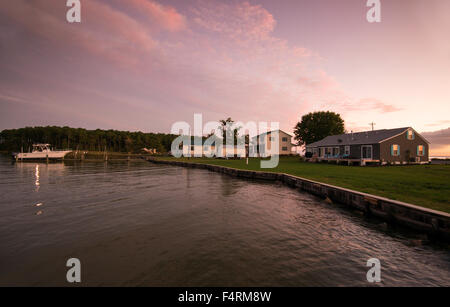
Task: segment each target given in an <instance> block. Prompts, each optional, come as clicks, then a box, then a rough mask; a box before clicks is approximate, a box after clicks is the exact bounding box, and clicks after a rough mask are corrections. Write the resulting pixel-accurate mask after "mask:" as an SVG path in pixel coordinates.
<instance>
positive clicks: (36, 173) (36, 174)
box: [34, 164, 39, 192]
mask: <svg viewBox="0 0 450 307" xmlns="http://www.w3.org/2000/svg"><path fill="white" fill-rule="evenodd" d="M34 176H35V177H36V181H35V182H34V185H35V186H36V189H35V191H36V192H38V191H39V164H36V171H35V173H34Z"/></svg>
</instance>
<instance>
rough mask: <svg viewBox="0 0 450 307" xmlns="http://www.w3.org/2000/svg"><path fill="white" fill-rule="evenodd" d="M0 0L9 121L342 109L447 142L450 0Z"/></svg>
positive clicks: (148, 122)
mask: <svg viewBox="0 0 450 307" xmlns="http://www.w3.org/2000/svg"><path fill="white" fill-rule="evenodd" d="M80 2H81V8H82V9H81V23H68V22H67V20H66V12H67V10H68V9H69V8H67V7H66V5H65V4H66V1H61V0H35V1H26V0H14V1H7V2H5V3H2V5H1V6H0V71H1V73H0V130H3V129H10V128H19V127H24V126H39V125H60V126H71V127H83V128H88V129H96V128H100V129H118V130H130V131H138V130H139V131H144V132H170V130H171V126H172V124H174V123H175V122H177V121H187V122H190V123H192V122H193V118H194V113H201V114H202V115H203V120H204V121H205V122H206V121H210V120H211V121H217V120H220V119H224V118H228V117H231V118H233V119H234V120H238V121H242V122H248V121H256V122H258V121H265V122H272V121H274V122H279V123H280V128H281V129H282V130H284V131H286V132H289V133H292V131H293V127H294V126H295V124H296V122H297V121H298V120H299V119H300V118H301V116H302V115H304V114H306V113H308V112H312V111H319V110H329V111H333V112H338V113H340V114H341V116H342V117H343V119H344V120H345V125H346V129H347V130H348V131H351V130H353V131H364V130H370V129H371V127H370V126H369V123H371V122H375V123H376V126H375V128H376V129H387V128H397V127H408V126H410V127H413V128H415V129H416V130H417V131H418V132H420V133H423V134H424V135H426V136H427V138H428V139H429V141H430V142H431V143H432V147H431V149H432V152H431V154H432V155H450V129H449V127H450V116H449V114H450V40H449V39H448V38H449V37H450V18H448V12H449V11H450V1H447V0H427V1H421V0H389V1H387V0H381V22H380V23H369V22H368V21H367V19H366V14H367V11H368V10H369V8H368V7H366V0H342V1H335V0H314V1H311V0H280V1H273V0H259V1H258V0H249V1H237V0H233V1H230V0H220V1H219V0H193V1H190V0H184V1H180V0H167V1H163V0H159V1H154V0H127V1H122V0H81V1H80Z"/></svg>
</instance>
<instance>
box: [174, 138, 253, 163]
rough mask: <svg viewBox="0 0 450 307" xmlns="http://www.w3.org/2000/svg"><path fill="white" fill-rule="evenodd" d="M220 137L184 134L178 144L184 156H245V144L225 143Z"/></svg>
mask: <svg viewBox="0 0 450 307" xmlns="http://www.w3.org/2000/svg"><path fill="white" fill-rule="evenodd" d="M223 143H224V141H223V139H222V138H218V137H214V136H213V137H210V138H206V137H197V136H192V137H189V136H185V137H183V141H182V142H181V143H180V144H179V145H178V148H179V150H180V151H181V152H182V155H183V156H184V157H207V158H213V157H216V158H232V157H237V158H245V157H246V153H247V146H248V145H247V144H242V145H241V146H238V145H234V146H233V145H226V144H223Z"/></svg>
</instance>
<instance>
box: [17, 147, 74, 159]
mask: <svg viewBox="0 0 450 307" xmlns="http://www.w3.org/2000/svg"><path fill="white" fill-rule="evenodd" d="M69 152H72V151H71V150H52V149H51V147H50V144H33V150H32V151H31V152H18V153H13V158H14V159H16V160H35V159H36V160H39V159H63V158H64V156H65V155H67V154H68V153H69Z"/></svg>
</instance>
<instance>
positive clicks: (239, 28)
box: [192, 2, 276, 41]
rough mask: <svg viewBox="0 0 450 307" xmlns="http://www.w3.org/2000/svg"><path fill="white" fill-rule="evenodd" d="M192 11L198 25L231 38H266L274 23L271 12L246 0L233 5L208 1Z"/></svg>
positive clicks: (253, 39) (252, 39)
mask: <svg viewBox="0 0 450 307" xmlns="http://www.w3.org/2000/svg"><path fill="white" fill-rule="evenodd" d="M192 11H193V12H194V15H195V17H194V21H195V23H196V24H197V25H198V26H200V27H201V28H203V29H205V30H207V31H212V32H217V33H221V34H223V35H226V36H227V37H229V38H230V39H233V40H247V41H248V40H251V41H255V40H256V41H257V40H263V39H267V38H268V37H269V36H270V34H271V33H272V32H273V30H274V28H275V25H276V21H275V19H274V17H273V16H272V14H270V13H269V12H268V11H267V10H265V9H264V8H262V7H261V6H260V5H251V4H249V3H248V2H243V3H237V4H235V5H229V4H225V3H209V2H208V3H204V4H203V6H202V7H197V8H194V9H193V10H192Z"/></svg>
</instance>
